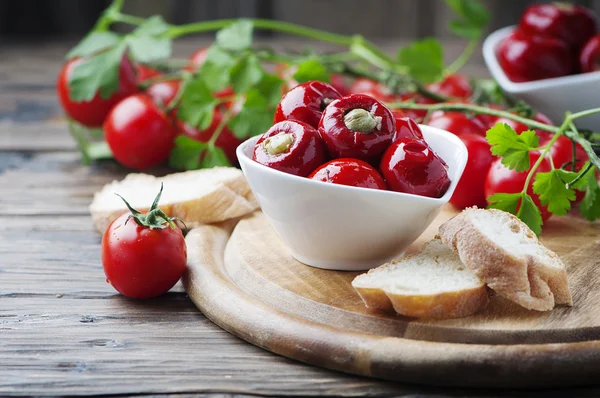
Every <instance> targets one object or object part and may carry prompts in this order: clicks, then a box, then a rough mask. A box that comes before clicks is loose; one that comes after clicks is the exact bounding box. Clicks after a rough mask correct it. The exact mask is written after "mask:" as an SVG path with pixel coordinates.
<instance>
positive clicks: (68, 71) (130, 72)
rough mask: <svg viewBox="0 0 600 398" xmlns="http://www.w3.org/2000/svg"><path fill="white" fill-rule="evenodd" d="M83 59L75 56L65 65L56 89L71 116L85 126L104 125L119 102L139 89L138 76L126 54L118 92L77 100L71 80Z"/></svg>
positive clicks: (121, 67) (97, 94)
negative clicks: (72, 90) (87, 99)
mask: <svg viewBox="0 0 600 398" xmlns="http://www.w3.org/2000/svg"><path fill="white" fill-rule="evenodd" d="M83 61H84V59H83V58H74V59H71V60H69V61H67V62H66V63H65V64H64V65H63V67H62V69H61V70H60V73H59V75H58V81H57V82H56V91H57V92H58V99H59V100H60V104H61V105H62V107H63V109H64V111H65V113H66V114H67V115H68V116H69V117H70V118H72V119H73V120H75V121H77V122H79V123H81V124H83V125H84V126H88V127H99V126H102V123H103V122H104V119H106V116H107V115H108V113H109V112H110V110H111V109H112V108H113V106H115V105H116V104H117V102H119V101H120V100H122V99H123V98H125V97H127V96H128V95H130V94H133V93H135V92H137V91H138V87H137V78H136V75H135V70H134V66H133V64H132V63H131V61H130V60H129V58H128V57H127V56H126V55H124V56H123V59H122V60H121V63H120V65H119V88H118V90H117V92H115V93H114V94H112V95H111V96H110V97H108V98H102V97H101V96H100V93H96V95H95V96H94V98H92V99H91V100H90V101H82V102H75V101H73V100H72V99H71V97H70V94H69V93H70V89H69V80H70V79H71V76H72V74H73V71H74V70H75V67H77V65H79V64H81V63H82V62H83Z"/></svg>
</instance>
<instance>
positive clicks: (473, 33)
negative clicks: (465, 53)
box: [445, 0, 490, 40]
mask: <svg viewBox="0 0 600 398" xmlns="http://www.w3.org/2000/svg"><path fill="white" fill-rule="evenodd" d="M445 1H446V5H447V6H448V7H450V8H451V9H452V11H454V13H456V14H457V16H458V17H459V18H458V19H455V20H453V21H451V22H450V31H451V32H452V33H454V34H455V35H457V36H460V37H462V38H465V39H469V40H477V39H479V38H480V37H481V34H482V32H483V29H484V28H485V27H486V25H487V24H488V22H489V21H490V13H489V11H488V10H487V9H486V7H485V6H484V5H483V4H482V3H481V2H479V1H478V0H445Z"/></svg>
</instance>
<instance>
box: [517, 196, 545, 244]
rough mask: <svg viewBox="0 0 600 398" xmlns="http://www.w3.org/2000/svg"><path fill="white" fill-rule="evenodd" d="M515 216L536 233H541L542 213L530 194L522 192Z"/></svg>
mask: <svg viewBox="0 0 600 398" xmlns="http://www.w3.org/2000/svg"><path fill="white" fill-rule="evenodd" d="M517 217H519V218H520V219H521V221H523V222H524V223H525V224H527V226H528V227H529V228H531V230H532V231H533V232H535V234H536V235H538V236H539V235H540V234H541V233H542V213H541V212H540V209H538V207H537V206H536V205H535V202H534V201H533V199H531V196H529V195H527V194H524V195H523V200H522V201H521V207H520V208H519V211H518V212H517Z"/></svg>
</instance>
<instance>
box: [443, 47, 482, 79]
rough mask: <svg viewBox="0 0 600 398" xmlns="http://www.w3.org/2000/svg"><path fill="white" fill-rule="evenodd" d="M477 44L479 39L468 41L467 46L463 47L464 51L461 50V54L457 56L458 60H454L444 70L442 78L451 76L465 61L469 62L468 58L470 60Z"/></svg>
mask: <svg viewBox="0 0 600 398" xmlns="http://www.w3.org/2000/svg"><path fill="white" fill-rule="evenodd" d="M478 43H479V39H477V40H470V41H469V43H468V44H467V46H466V47H465V49H464V50H463V52H462V53H461V54H460V55H459V56H458V58H456V59H455V60H454V62H452V63H451V64H450V65H449V66H448V67H447V68H446V70H444V76H448V75H451V74H453V73H456V72H458V71H459V70H460V69H461V68H462V67H463V66H465V64H466V63H467V61H469V58H471V55H473V51H475V49H476V48H477V44H478Z"/></svg>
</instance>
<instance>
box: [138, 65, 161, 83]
mask: <svg viewBox="0 0 600 398" xmlns="http://www.w3.org/2000/svg"><path fill="white" fill-rule="evenodd" d="M135 69H136V72H137V80H138V82H139V83H141V82H144V81H146V80H148V79H152V78H153V77H158V76H160V75H162V73H160V71H158V70H156V69H154V68H151V67H149V66H146V65H144V64H136V65H135Z"/></svg>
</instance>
